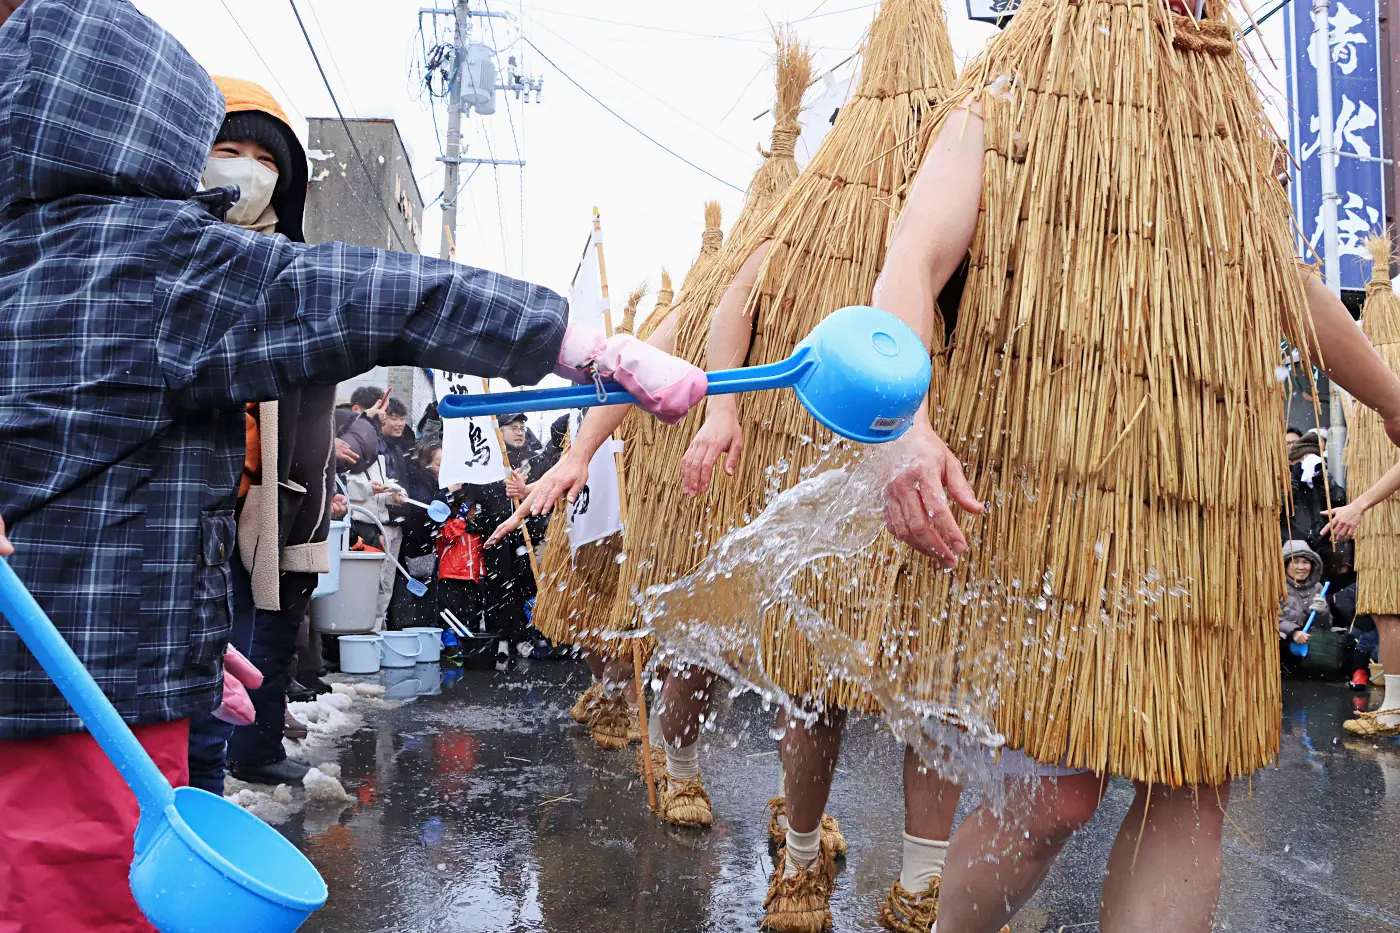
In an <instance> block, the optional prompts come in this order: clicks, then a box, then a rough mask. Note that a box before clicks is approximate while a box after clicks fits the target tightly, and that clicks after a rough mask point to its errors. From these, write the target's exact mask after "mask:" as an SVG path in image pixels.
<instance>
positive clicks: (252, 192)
mask: <svg viewBox="0 0 1400 933" xmlns="http://www.w3.org/2000/svg"><path fill="white" fill-rule="evenodd" d="M230 185H231V186H233V187H236V188H237V189H238V190H239V192H240V193H241V195H242V196H241V197H239V199H238V203H237V204H235V205H233V207H232V208H230V209H229V212H228V217H227V218H226V219H227V220H228V222H229V223H231V224H238V226H240V227H251V226H252V225H253V224H254V223H256V222H257V220H258V218H259V217H261V216H262V215H263V211H265V210H267V206H268V205H269V204H271V203H272V192H273V190H274V189H275V188H276V187H277V173H276V172H274V171H273V170H272V169H270V168H268V167H267V166H266V165H263V164H262V163H261V162H259V161H258V160H257V159H248V158H239V159H216V158H210V160H209V161H208V162H206V163H205V164H204V187H206V188H223V187H227V186H230Z"/></svg>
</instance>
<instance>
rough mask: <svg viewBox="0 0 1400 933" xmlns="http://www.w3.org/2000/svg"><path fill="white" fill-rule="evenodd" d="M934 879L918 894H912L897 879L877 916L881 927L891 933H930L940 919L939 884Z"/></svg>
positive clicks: (936, 879) (937, 880) (937, 879)
mask: <svg viewBox="0 0 1400 933" xmlns="http://www.w3.org/2000/svg"><path fill="white" fill-rule="evenodd" d="M940 880H941V879H939V878H934V879H933V880H932V881H930V882H929V883H928V887H927V888H925V889H924V890H923V891H921V892H919V893H918V894H911V893H909V892H908V891H906V890H905V889H904V885H902V884H900V883H899V881H898V880H897V879H896V880H895V883H894V884H892V885H890V893H889V894H887V895H885V902H884V903H883V904H881V905H880V912H879V914H877V915H876V919H877V920H879V922H880V926H882V927H884V928H885V929H886V930H889V931H890V933H928V931H929V928H930V927H932V926H933V921H935V920H937V919H938V884H939V881H940Z"/></svg>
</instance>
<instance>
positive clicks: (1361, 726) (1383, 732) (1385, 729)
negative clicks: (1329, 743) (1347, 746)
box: [1342, 709, 1400, 739]
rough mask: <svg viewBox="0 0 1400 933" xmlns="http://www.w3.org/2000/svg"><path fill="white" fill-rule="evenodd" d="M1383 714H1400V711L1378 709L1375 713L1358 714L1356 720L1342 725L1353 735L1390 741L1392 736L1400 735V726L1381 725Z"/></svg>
mask: <svg viewBox="0 0 1400 933" xmlns="http://www.w3.org/2000/svg"><path fill="white" fill-rule="evenodd" d="M1382 713H1386V714H1400V709H1378V710H1376V711H1375V712H1373V713H1357V714H1356V718H1355V719H1351V720H1348V721H1347V722H1344V723H1342V728H1343V729H1345V730H1347V731H1348V732H1350V733H1351V734H1352V735H1360V736H1364V737H1366V738H1368V739H1388V738H1390V737H1391V736H1394V735H1400V724H1397V725H1394V726H1387V725H1383V724H1382V723H1381V721H1380V717H1381V714H1382Z"/></svg>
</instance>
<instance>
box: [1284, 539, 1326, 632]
mask: <svg viewBox="0 0 1400 933" xmlns="http://www.w3.org/2000/svg"><path fill="white" fill-rule="evenodd" d="M1293 557H1306V558H1307V559H1308V560H1310V561H1312V573H1310V574H1308V579H1307V582H1305V583H1303V584H1301V585H1300V584H1298V583H1295V582H1293V578H1292V577H1289V578H1288V595H1287V596H1286V597H1284V600H1283V608H1282V609H1281V610H1280V611H1279V614H1278V636H1279V638H1285V639H1286V638H1292V637H1293V633H1294V632H1296V631H1298V630H1299V629H1300V628H1302V627H1303V626H1304V625H1306V624H1307V621H1308V616H1309V615H1311V614H1312V601H1313V600H1314V599H1316V598H1317V597H1319V596H1321V595H1322V558H1320V557H1318V556H1317V552H1316V551H1314V550H1313V549H1312V548H1310V547H1308V543H1307V542H1306V541H1287V542H1285V543H1284V545H1283V563H1284V566H1287V565H1288V561H1289V559H1290V558H1293ZM1331 624H1332V611H1331V609H1323V610H1322V611H1320V612H1319V613H1318V614H1317V619H1315V620H1314V621H1313V628H1327V627H1329V626H1331Z"/></svg>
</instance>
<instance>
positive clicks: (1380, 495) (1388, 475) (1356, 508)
mask: <svg viewBox="0 0 1400 933" xmlns="http://www.w3.org/2000/svg"><path fill="white" fill-rule="evenodd" d="M1397 490H1400V462H1397V463H1396V464H1395V466H1393V467H1391V468H1390V469H1389V470H1386V471H1385V475H1384V476H1382V477H1381V478H1380V479H1378V480H1376V482H1375V485H1373V486H1372V487H1371V488H1370V489H1368V490H1366V491H1365V492H1363V493H1362V494H1361V495H1359V496H1357V497H1356V498H1355V499H1353V500H1352V501H1351V502H1349V503H1347V504H1346V505H1343V506H1339V507H1338V508H1335V509H1328V510H1327V511H1326V512H1324V513H1323V514H1324V515H1326V516H1327V517H1328V518H1329V519H1330V521H1328V522H1327V527H1326V528H1324V529H1322V533H1323V534H1324V535H1331V537H1332V539H1333V540H1334V541H1346V540H1348V539H1349V538H1351V537H1352V536H1353V535H1355V534H1356V529H1357V526H1359V525H1360V524H1361V519H1362V518H1364V517H1365V515H1366V513H1367V512H1369V511H1371V509H1373V508H1375V507H1376V506H1377V505H1379V504H1380V503H1382V502H1384V501H1385V500H1387V499H1389V498H1390V497H1391V496H1393V495H1395V493H1396V491H1397Z"/></svg>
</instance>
